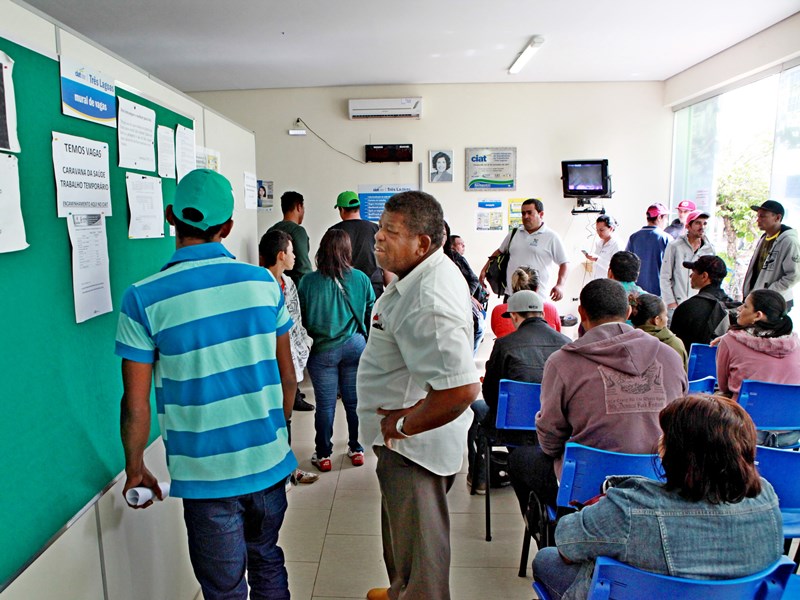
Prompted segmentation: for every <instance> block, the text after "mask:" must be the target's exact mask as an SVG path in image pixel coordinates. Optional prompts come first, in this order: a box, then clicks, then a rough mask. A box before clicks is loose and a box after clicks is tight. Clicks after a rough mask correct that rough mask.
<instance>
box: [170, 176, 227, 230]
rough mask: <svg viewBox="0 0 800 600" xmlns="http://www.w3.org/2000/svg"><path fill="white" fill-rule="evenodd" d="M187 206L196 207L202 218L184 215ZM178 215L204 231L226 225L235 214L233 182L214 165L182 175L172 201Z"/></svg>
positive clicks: (185, 221)
mask: <svg viewBox="0 0 800 600" xmlns="http://www.w3.org/2000/svg"><path fill="white" fill-rule="evenodd" d="M187 208H191V209H194V210H196V211H197V212H199V213H200V215H201V220H199V221H194V220H192V219H190V218H188V217H186V216H185V215H184V211H185V210H186V209H187ZM172 212H173V213H174V214H175V218H176V219H179V220H180V221H183V222H184V223H186V224H187V225H191V226H192V227H196V228H197V229H199V230H201V231H206V230H207V229H209V228H211V227H214V226H215V225H222V224H223V223H225V222H226V221H227V220H228V219H230V218H231V215H233V189H232V188H231V182H230V181H228V180H227V179H226V178H225V177H223V176H222V175H220V174H219V173H217V172H216V171H212V170H211V169H195V170H194V171H190V172H189V173H187V174H186V175H185V176H184V178H183V179H181V181H180V183H179V184H178V187H177V189H176V190H175V200H174V201H173V203H172Z"/></svg>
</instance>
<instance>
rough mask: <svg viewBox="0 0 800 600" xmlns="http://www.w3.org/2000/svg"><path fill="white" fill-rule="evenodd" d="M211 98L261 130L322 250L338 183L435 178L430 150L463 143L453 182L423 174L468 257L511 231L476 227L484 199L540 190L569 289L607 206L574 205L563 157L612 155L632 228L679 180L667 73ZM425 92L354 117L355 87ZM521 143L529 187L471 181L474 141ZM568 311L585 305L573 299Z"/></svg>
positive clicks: (613, 206) (268, 218)
mask: <svg viewBox="0 0 800 600" xmlns="http://www.w3.org/2000/svg"><path fill="white" fill-rule="evenodd" d="M193 96H194V97H195V98H197V99H198V100H200V101H201V102H203V103H205V104H207V105H209V106H212V107H214V108H215V109H217V110H218V111H220V112H221V113H223V114H225V115H227V116H229V117H231V118H232V119H233V120H235V121H237V122H239V123H242V124H243V125H244V126H245V127H247V128H250V129H252V130H254V131H255V133H256V154H257V158H258V161H257V164H258V175H259V177H261V178H265V179H273V180H274V181H275V192H276V202H277V200H278V198H277V196H279V195H280V194H281V193H282V192H283V191H285V190H289V189H294V190H298V191H300V192H301V193H303V195H304V196H305V198H306V221H305V223H304V225H305V226H306V228H307V229H308V231H309V235H310V236H311V245H312V252H314V251H315V250H316V247H317V244H318V243H319V240H320V238H321V237H322V234H323V233H324V231H325V229H327V227H329V226H330V225H332V224H333V223H335V222H336V221H337V220H338V215H337V213H336V211H334V209H333V204H334V201H335V199H336V195H337V194H338V193H339V192H341V191H342V190H345V189H356V188H357V186H358V185H359V184H374V183H411V184H417V183H418V179H419V163H420V162H422V163H424V165H423V167H424V168H423V169H422V171H423V176H424V177H425V178H427V172H428V168H427V167H428V151H429V150H434V149H452V150H453V151H454V152H455V160H454V163H455V164H454V167H453V175H454V180H455V181H454V182H453V183H437V184H431V183H427V179H426V180H425V181H424V182H423V183H422V189H424V190H425V191H427V192H430V193H432V194H433V195H434V196H436V197H437V198H438V199H439V200H440V201H441V202H442V204H443V206H444V209H445V216H446V218H447V219H448V221H449V223H450V225H451V228H452V230H453V231H454V232H458V233H459V234H461V235H462V236H464V238H465V239H466V243H467V258H468V259H469V261H470V263H471V264H472V266H473V267H474V268H475V270H476V271H477V270H479V269H480V267H481V265H482V263H483V262H484V260H485V257H486V256H487V255H488V254H489V253H491V252H492V251H493V250H494V249H496V248H497V246H498V245H499V243H500V241H501V240H502V237H503V236H502V234H500V233H486V232H481V233H477V232H475V231H474V218H475V206H476V201H477V200H478V199H484V198H496V199H501V200H507V199H508V198H516V197H531V196H535V197H539V198H542V199H543V200H544V202H545V210H546V217H545V218H546V221H547V223H548V224H549V225H550V226H551V227H553V228H555V229H556V230H558V231H559V232H560V233H561V234H562V236H563V238H564V241H565V244H566V247H567V251H568V253H569V255H570V260H572V261H574V262H575V263H576V267H575V268H574V269H573V270H572V274H571V277H570V283H569V290H568V297H570V298H571V297H573V296H575V295H577V292H578V290H579V289H580V287H581V282H582V276H583V274H582V270H581V268H580V265H578V264H577V263H579V261H580V260H581V254H580V250H581V249H582V248H588V247H589V245H590V243H591V240H590V238H589V234H590V231H589V229H588V228H589V227H590V226H591V228H592V232H593V225H592V224H593V223H594V219H595V218H596V215H593V216H586V215H582V216H577V217H573V216H572V215H571V214H570V209H571V208H572V207H573V206H574V201H572V200H567V199H565V198H563V195H562V192H561V182H560V176H561V171H560V169H561V161H562V160H565V159H575V158H608V159H609V161H610V166H611V173H612V176H613V184H614V189H615V194H614V197H613V199H611V200H606V201H605V204H606V208H607V210H608V211H609V212H610V213H612V214H614V215H616V216H617V217H619V219H620V220H621V222H622V227H621V230H622V231H621V233H622V237H623V238H624V237H626V236H627V234H629V233H630V232H632V231H634V230H635V229H638V228H639V227H640V226H641V225H642V223H641V222H642V221H643V214H644V211H645V208H646V207H647V205H648V204H649V203H651V202H654V201H662V202H666V201H667V198H668V192H669V176H670V156H671V135H672V113H671V111H670V110H669V109H667V108H665V107H664V106H663V101H662V100H663V85H662V84H661V83H591V84H589V83H587V84H493V85H483V84H481V85H474V84H473V85H408V86H374V87H339V88H312V89H288V90H254V91H237V92H208V93H197V94H193ZM402 96H422V98H423V116H422V119H421V120H418V121H417V120H386V119H384V120H367V121H350V120H349V119H348V115H347V100H348V98H389V97H402ZM297 117H301V118H302V119H303V120H304V121H305V122H306V123H307V124H308V125H309V127H310V128H311V129H313V130H314V131H316V132H317V133H318V134H319V135H320V136H322V137H323V138H325V139H326V140H327V141H328V142H329V143H330V144H331V145H332V146H334V147H335V148H337V149H338V150H341V151H343V152H345V153H347V154H350V155H352V156H354V157H356V158H358V159H359V160H363V155H364V145H365V144H380V143H412V144H413V145H414V162H413V163H404V164H397V163H388V164H372V163H371V164H360V163H358V162H355V161H353V160H351V159H349V158H347V157H345V156H342V155H341V154H339V153H337V152H335V151H334V150H331V149H330V148H328V147H327V146H326V145H325V144H324V143H323V142H321V141H320V140H319V139H317V138H316V137H315V136H314V135H313V134H312V133H311V132H310V131H309V132H308V135H307V136H305V137H295V136H291V137H290V136H289V135H288V133H287V131H288V129H289V128H290V127H292V126H293V123H294V120H295V119H296V118H297ZM472 146H515V147H516V148H517V177H518V187H517V190H516V191H514V192H495V193H491V192H488V193H484V192H466V191H464V149H465V148H467V147H472ZM280 218H281V214H280V210H279V208H276V209H275V210H274V211H273V212H272V213H267V212H260V214H259V216H258V230H259V232H260V233H263V232H264V231H265V230H266V229H267V227H269V225H271V224H272V223H274V222H275V221H277V220H280ZM561 304H562V306H561V307H560V308H561V309H562V311H567V312H568V311H570V310H574V305H572V303H570V302H568V301H562V303H561Z"/></svg>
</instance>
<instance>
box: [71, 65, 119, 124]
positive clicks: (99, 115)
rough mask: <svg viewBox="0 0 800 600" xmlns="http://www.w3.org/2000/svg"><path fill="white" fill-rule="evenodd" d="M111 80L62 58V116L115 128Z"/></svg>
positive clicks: (115, 107) (112, 81)
mask: <svg viewBox="0 0 800 600" xmlns="http://www.w3.org/2000/svg"><path fill="white" fill-rule="evenodd" d="M116 89H117V88H116V86H115V85H114V79H113V78H111V77H108V76H107V75H103V73H101V72H100V71H95V70H92V69H89V68H88V67H86V66H84V65H82V64H80V63H78V62H77V61H74V60H70V59H69V58H65V57H64V56H62V57H61V112H63V113H64V114H65V115H67V116H69V117H77V118H78V119H83V120H85V121H91V122H92V123H100V124H101V125H106V126H108V127H116V126H117V96H116Z"/></svg>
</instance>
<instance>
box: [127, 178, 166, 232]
mask: <svg viewBox="0 0 800 600" xmlns="http://www.w3.org/2000/svg"><path fill="white" fill-rule="evenodd" d="M125 186H126V187H127V189H128V207H129V208H130V212H131V222H130V224H129V225H128V237H129V238H131V239H142V238H159V237H164V199H163V196H162V194H161V179H160V178H158V177H149V176H147V175H137V174H136V173H126V174H125Z"/></svg>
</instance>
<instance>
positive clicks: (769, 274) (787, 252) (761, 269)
mask: <svg viewBox="0 0 800 600" xmlns="http://www.w3.org/2000/svg"><path fill="white" fill-rule="evenodd" d="M750 208H752V209H753V210H754V211H756V212H757V213H758V215H757V216H756V224H757V225H758V228H759V229H760V230H761V231H763V232H764V235H762V236H761V239H760V240H758V244H757V245H756V251H755V252H754V253H753V258H752V259H751V260H750V265H749V266H748V267H747V273H746V274H745V276H744V289H743V294H742V298H747V294H749V293H750V292H752V291H753V290H757V289H763V288H769V289H771V290H775V291H776V292H779V293H780V294H781V295H782V296H783V297H784V298H785V299H786V305H787V307H788V308H789V309H790V310H791V308H792V305H793V304H794V300H793V296H792V288H793V287H794V285H795V284H796V283H797V282H798V280H800V271H798V269H797V263H798V262H800V240H798V239H797V231H796V230H794V229H792V228H791V227H789V226H788V225H784V224H783V217H784V216H785V215H786V211H785V210H784V209H783V205H782V204H781V203H780V202H776V201H775V200H767V201H766V202H764V203H763V204H762V205H761V206H751V207H750Z"/></svg>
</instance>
